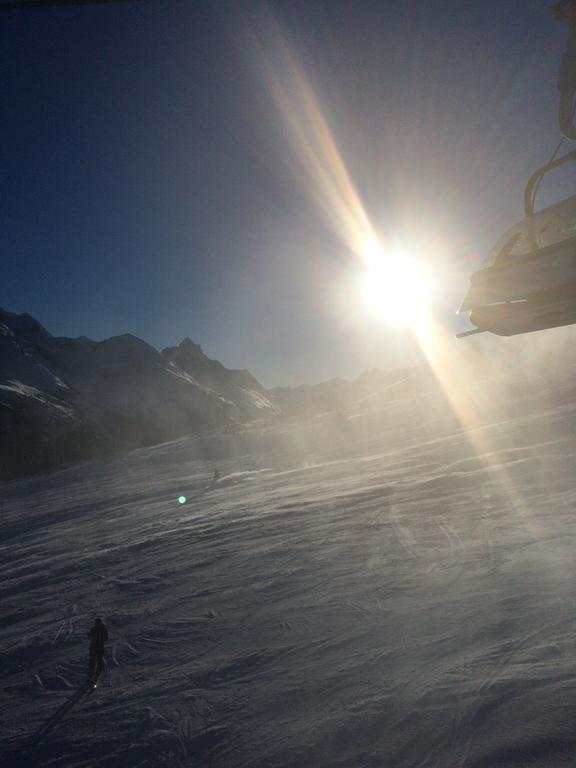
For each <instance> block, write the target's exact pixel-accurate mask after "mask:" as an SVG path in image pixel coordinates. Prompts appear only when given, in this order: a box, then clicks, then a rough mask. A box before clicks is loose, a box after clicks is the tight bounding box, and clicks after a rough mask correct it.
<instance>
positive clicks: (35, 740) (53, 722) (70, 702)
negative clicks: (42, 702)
mask: <svg viewBox="0 0 576 768" xmlns="http://www.w3.org/2000/svg"><path fill="white" fill-rule="evenodd" d="M92 686H93V683H92V682H91V681H87V682H86V683H84V684H83V685H81V686H80V688H78V690H77V691H75V692H74V693H73V694H72V696H70V698H69V699H67V700H66V701H65V702H64V704H62V706H61V707H59V709H57V710H56V712H54V714H53V715H52V716H51V717H49V718H48V720H46V722H45V723H43V725H41V726H40V728H38V730H37V731H36V732H35V733H33V734H32V736H30V739H29V740H28V747H36V746H38V744H40V742H41V741H42V739H43V738H44V737H45V736H47V735H48V734H49V733H50V731H51V730H52V729H53V728H54V727H55V726H57V725H58V723H59V722H60V721H61V720H62V718H63V717H64V716H65V715H66V714H67V713H68V712H69V711H70V710H71V709H72V708H73V707H74V705H75V704H77V703H78V702H79V701H80V699H81V698H82V696H84V694H85V693H88V691H90V690H91V688H92Z"/></svg>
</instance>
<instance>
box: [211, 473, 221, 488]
mask: <svg viewBox="0 0 576 768" xmlns="http://www.w3.org/2000/svg"><path fill="white" fill-rule="evenodd" d="M218 480H220V472H218V470H217V469H215V470H214V475H213V476H212V482H211V483H210V490H212V488H216V485H217V484H218Z"/></svg>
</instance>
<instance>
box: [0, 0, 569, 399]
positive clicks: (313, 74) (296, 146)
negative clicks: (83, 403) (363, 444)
mask: <svg viewBox="0 0 576 768" xmlns="http://www.w3.org/2000/svg"><path fill="white" fill-rule="evenodd" d="M1 2H2V0H0V3H1ZM549 6H550V4H549V3H547V2H545V0H506V2H502V0H464V1H463V0H433V2H424V1H423V0H402V1H401V2H398V1H397V0H374V1H372V0H356V1H355V2H352V0H323V1H315V0H303V1H302V2H301V1H300V0H285V2H274V3H272V2H268V3H253V2H248V0H242V2H226V0H214V2H210V1H209V0H203V2H192V0H136V1H135V2H133V3H120V4H118V5H109V6H106V5H104V6H92V7H82V8H54V9H38V10H28V11H26V12H10V13H9V12H6V13H1V14H0V72H1V73H2V75H1V78H0V93H1V98H0V114H1V119H0V131H1V141H0V192H1V197H0V211H1V213H0V217H1V218H0V224H1V226H0V306H2V307H4V308H5V309H8V310H10V311H15V312H25V311H26V312H29V313H30V314H32V315H34V316H35V317H36V318H37V319H38V320H40V322H42V323H43V324H44V325H45V326H46V327H47V328H48V329H49V330H50V331H51V332H52V333H55V334H57V335H68V336H79V335H86V336H89V337H91V338H94V339H103V338H107V337H109V336H113V335H118V334H121V333H126V332H129V333H133V334H135V335H137V336H140V337H141V338H143V339H145V340H146V341H148V342H149V343H151V344H153V345H154V346H156V347H158V348H162V347H164V346H168V345H174V344H177V343H179V342H180V341H181V340H182V339H183V338H184V337H185V336H190V337H191V338H192V339H193V340H194V341H196V342H198V343H201V344H202V346H203V348H204V350H205V351H206V353H207V354H208V355H209V356H210V357H214V358H217V359H220V360H221V361H222V362H223V363H224V364H225V365H227V366H229V367H246V368H249V369H250V370H251V371H252V372H253V373H254V374H255V375H256V376H257V377H259V378H260V379H261V380H262V381H263V383H264V384H266V385H275V384H293V383H301V382H314V381H319V380H322V379H326V378H329V377H332V376H344V377H353V376H355V375H357V374H359V373H360V372H361V371H362V370H364V369H367V368H373V367H387V366H391V365H398V364H402V363H403V362H407V361H409V360H410V359H411V352H410V350H412V349H413V346H414V345H413V344H412V343H411V341H410V332H409V330H408V329H406V328H403V327H401V326H400V325H399V324H397V323H395V322H392V321H390V320H383V319H382V318H379V319H378V320H376V319H375V318H374V317H371V316H370V315H369V313H368V311H367V309H366V306H365V305H364V304H363V302H362V300H361V297H360V295H359V293H358V291H357V290H356V288H355V286H356V283H355V280H356V273H357V272H358V269H359V262H358V254H356V253H354V248H353V246H352V245H351V242H350V239H347V237H346V236H345V234H344V233H343V218H344V219H345V218H346V215H347V213H349V210H348V209H347V211H343V210H342V196H343V193H342V190H341V189H340V192H338V193H333V189H332V187H334V186H336V187H338V186H339V185H340V187H342V184H343V183H344V186H345V187H347V189H348V192H350V190H352V191H353V193H354V194H353V195H352V194H351V193H350V196H351V197H352V198H353V204H352V205H351V209H353V210H357V211H358V210H360V207H361V210H362V214H363V215H365V216H366V217H367V219H368V220H369V221H370V222H371V224H372V226H373V227H374V229H375V231H377V232H378V234H379V236H381V237H382V238H383V241H384V242H385V243H389V242H395V243H396V242H400V243H402V244H403V247H405V248H408V249H412V250H413V251H415V253H414V255H415V256H416V257H417V258H418V259H420V260H421V261H423V262H424V263H425V264H426V267H427V270H428V272H429V274H431V276H432V280H433V283H434V285H435V289H434V291H435V292H434V296H433V302H432V304H433V311H434V312H435V314H436V316H437V317H438V319H439V320H440V322H441V323H443V324H445V325H446V326H447V327H454V329H456V328H457V327H458V328H459V327H461V325H462V323H460V324H459V321H457V320H456V319H455V317H454V312H455V310H456V308H457V306H458V303H459V300H460V299H461V297H462V295H463V293H464V291H465V289H466V285H467V277H468V273H469V272H470V271H471V270H472V269H473V268H475V267H476V266H478V264H479V262H480V260H481V259H482V258H483V256H484V254H485V251H486V249H487V248H489V247H490V245H491V244H492V243H493V241H494V240H495V239H496V238H497V237H498V236H499V235H500V234H501V232H502V230H503V229H505V228H506V227H508V226H509V225H510V224H512V223H513V222H514V221H515V220H517V219H518V218H520V216H521V211H522V192H523V187H524V183H525V181H526V179H527V177H528V176H529V174H530V173H531V171H532V170H533V169H534V168H535V167H536V166H537V165H540V164H543V163H544V162H545V161H546V160H547V159H548V157H549V155H550V154H551V152H552V150H553V148H554V146H555V143H556V142H557V140H558V138H559V132H558V128H557V126H556V109H557V92H556V73H557V68H558V63H559V59H560V56H561V54H562V51H563V49H564V45H565V39H566V30H565V28H563V27H562V26H561V25H559V24H557V23H555V22H554V21H553V20H552V18H551V15H550V13H549ZM318 126H320V129H319V130H317V129H318ZM315 130H316V135H315V136H313V137H312V139H310V132H312V133H314V131H315ZM322 136H323V137H324V139H322ZM319 137H320V138H319ZM320 140H322V141H323V145H324V149H325V147H326V146H329V151H327V152H325V153H324V154H323V152H322V147H321V146H319V144H318V142H319V141H320ZM331 158H332V160H334V164H335V166H336V168H337V171H334V168H331V167H328V166H330V162H331ZM564 182H566V180H564ZM564 182H562V179H560V182H559V183H560V184H562V183H564ZM546 194H548V192H547V191H546V190H544V195H546ZM550 194H552V193H550ZM344 196H346V194H344ZM553 196H554V195H553V194H552V197H553ZM344 207H346V206H344Z"/></svg>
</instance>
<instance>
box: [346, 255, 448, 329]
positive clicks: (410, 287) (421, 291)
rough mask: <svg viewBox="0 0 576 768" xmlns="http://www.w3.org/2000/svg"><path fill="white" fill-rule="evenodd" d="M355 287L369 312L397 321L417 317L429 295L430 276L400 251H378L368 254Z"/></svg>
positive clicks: (419, 318)
mask: <svg viewBox="0 0 576 768" xmlns="http://www.w3.org/2000/svg"><path fill="white" fill-rule="evenodd" d="M359 288H360V293H361V296H362V299H363V301H364V304H365V306H366V307H367V309H368V311H369V312H370V314H371V315H372V316H374V317H376V318H378V319H380V320H383V321H388V322H392V323H401V324H411V323H412V322H413V321H414V320H416V319H417V320H418V321H420V320H421V318H422V316H423V314H424V313H425V311H426V308H427V306H428V304H429V302H430V299H431V298H432V295H433V284H432V279H431V277H430V275H429V274H428V272H427V270H426V269H425V267H424V265H423V264H421V263H420V262H418V261H416V260H415V259H413V258H412V257H411V256H409V255H408V254H406V253H404V252H402V251H396V252H394V253H391V254H389V255H385V254H384V253H382V252H381V253H379V254H378V256H376V257H373V258H371V259H370V260H369V261H368V263H367V265H366V266H365V267H364V270H363V273H362V275H361V277H360V280H359Z"/></svg>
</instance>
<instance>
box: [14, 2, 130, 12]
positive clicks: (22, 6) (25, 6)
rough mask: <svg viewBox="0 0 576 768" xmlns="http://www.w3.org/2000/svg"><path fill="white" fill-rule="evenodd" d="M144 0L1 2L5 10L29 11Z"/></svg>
mask: <svg viewBox="0 0 576 768" xmlns="http://www.w3.org/2000/svg"><path fill="white" fill-rule="evenodd" d="M141 1H142V0H10V2H6V3H4V2H0V13H2V12H3V11H28V10H31V9H33V8H56V7H58V6H64V5H75V6H80V5H111V4H112V3H127V2H141Z"/></svg>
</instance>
